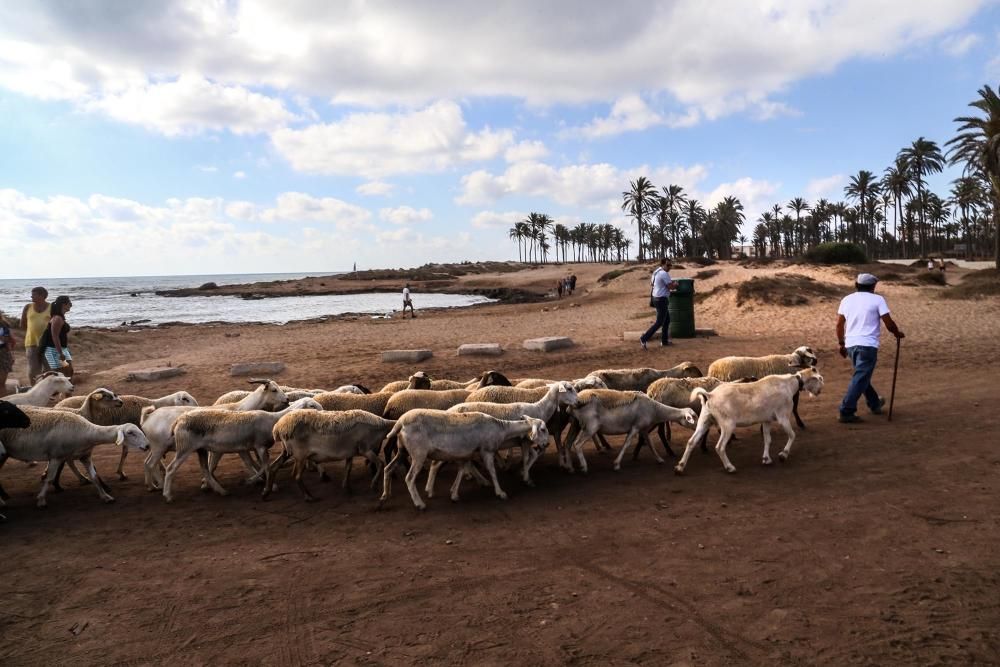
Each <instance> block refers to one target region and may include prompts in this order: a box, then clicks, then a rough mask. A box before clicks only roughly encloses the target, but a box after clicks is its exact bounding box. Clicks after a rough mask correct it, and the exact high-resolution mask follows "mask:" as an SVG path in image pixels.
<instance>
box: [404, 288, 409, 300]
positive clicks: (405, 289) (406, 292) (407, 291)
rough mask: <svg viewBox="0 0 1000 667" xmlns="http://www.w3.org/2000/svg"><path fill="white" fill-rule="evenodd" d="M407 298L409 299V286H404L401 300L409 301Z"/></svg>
mask: <svg viewBox="0 0 1000 667" xmlns="http://www.w3.org/2000/svg"><path fill="white" fill-rule="evenodd" d="M409 300H410V288H409V287H404V288H403V301H409Z"/></svg>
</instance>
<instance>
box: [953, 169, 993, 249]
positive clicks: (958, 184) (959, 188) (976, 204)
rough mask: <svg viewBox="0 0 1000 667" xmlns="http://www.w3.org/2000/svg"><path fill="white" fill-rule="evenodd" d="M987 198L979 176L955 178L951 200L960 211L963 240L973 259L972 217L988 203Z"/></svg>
mask: <svg viewBox="0 0 1000 667" xmlns="http://www.w3.org/2000/svg"><path fill="white" fill-rule="evenodd" d="M985 200H986V193H985V192H984V191H983V187H982V185H981V183H980V180H979V179H978V178H973V177H972V176H962V177H961V178H957V179H955V182H954V186H953V187H952V189H951V201H952V203H953V204H955V206H956V208H957V209H958V211H959V225H960V227H961V229H962V242H963V243H964V244H965V258H966V259H972V235H971V233H970V223H971V218H972V217H974V216H975V215H976V213H977V210H978V209H979V208H980V207H982V206H983V205H984V204H985V203H986V202H985Z"/></svg>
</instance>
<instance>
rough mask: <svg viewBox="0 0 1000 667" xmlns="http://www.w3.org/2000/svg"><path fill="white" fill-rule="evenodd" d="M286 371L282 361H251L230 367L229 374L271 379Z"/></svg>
mask: <svg viewBox="0 0 1000 667" xmlns="http://www.w3.org/2000/svg"><path fill="white" fill-rule="evenodd" d="M284 370H285V364H283V363H282V362H280V361H250V362H245V363H241V364H233V365H232V366H230V367H229V374H230V375H232V376H236V375H257V376H260V377H271V376H272V375H277V374H278V373H281V372H282V371H284Z"/></svg>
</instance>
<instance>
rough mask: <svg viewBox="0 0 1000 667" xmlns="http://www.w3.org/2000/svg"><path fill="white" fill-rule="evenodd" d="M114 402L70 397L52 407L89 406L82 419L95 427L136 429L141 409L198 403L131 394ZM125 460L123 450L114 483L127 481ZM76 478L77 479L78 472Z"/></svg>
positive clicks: (180, 396)
mask: <svg viewBox="0 0 1000 667" xmlns="http://www.w3.org/2000/svg"><path fill="white" fill-rule="evenodd" d="M117 398H118V402H115V401H98V402H94V401H93V399H91V396H90V395H88V396H72V397H70V398H67V399H64V400H62V401H59V402H58V403H56V406H55V407H56V408H57V409H63V408H72V409H80V410H82V409H83V408H84V405H85V404H89V406H90V410H89V411H88V413H87V414H84V415H83V416H84V417H86V418H87V419H89V420H90V421H91V422H93V423H94V424H97V425H98V426H116V425H119V424H135V425H136V426H141V425H142V419H141V418H142V411H143V408H147V407H149V406H153V407H157V408H162V407H166V406H197V405H198V401H196V400H195V399H194V396H192V395H191V394H189V393H188V392H186V391H175V392H174V393H172V394H168V395H166V396H161V397H160V398H146V397H144V396H135V395H131V394H125V395H119V396H118V397H117ZM81 414H82V413H81ZM127 456H128V448H127V447H123V448H122V453H121V457H120V458H119V459H118V469H117V470H116V472H117V473H118V479H121V480H125V479H128V477H127V476H126V475H125V471H124V466H125V459H126V457H127ZM69 466H70V469H71V470H73V472H77V470H76V468H75V467H74V466H73V463H72V462H70V464H69ZM77 476H79V473H78V472H77Z"/></svg>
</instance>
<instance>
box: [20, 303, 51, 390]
mask: <svg viewBox="0 0 1000 667" xmlns="http://www.w3.org/2000/svg"><path fill="white" fill-rule="evenodd" d="M48 298H49V291H48V290H47V289H45V288H44V287H36V288H34V289H32V290H31V303H29V304H27V305H26V306H25V307H24V309H23V310H22V311H21V329H22V330H23V331H24V358H25V359H26V360H27V362H28V384H35V378H37V377H38V376H39V375H41V374H42V360H41V356H40V355H39V353H38V341H39V340H41V338H42V334H43V333H45V328H46V327H48V326H49V320H50V319H51V317H52V316H51V310H52V304H51V303H49V302H48V301H46V299H48Z"/></svg>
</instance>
